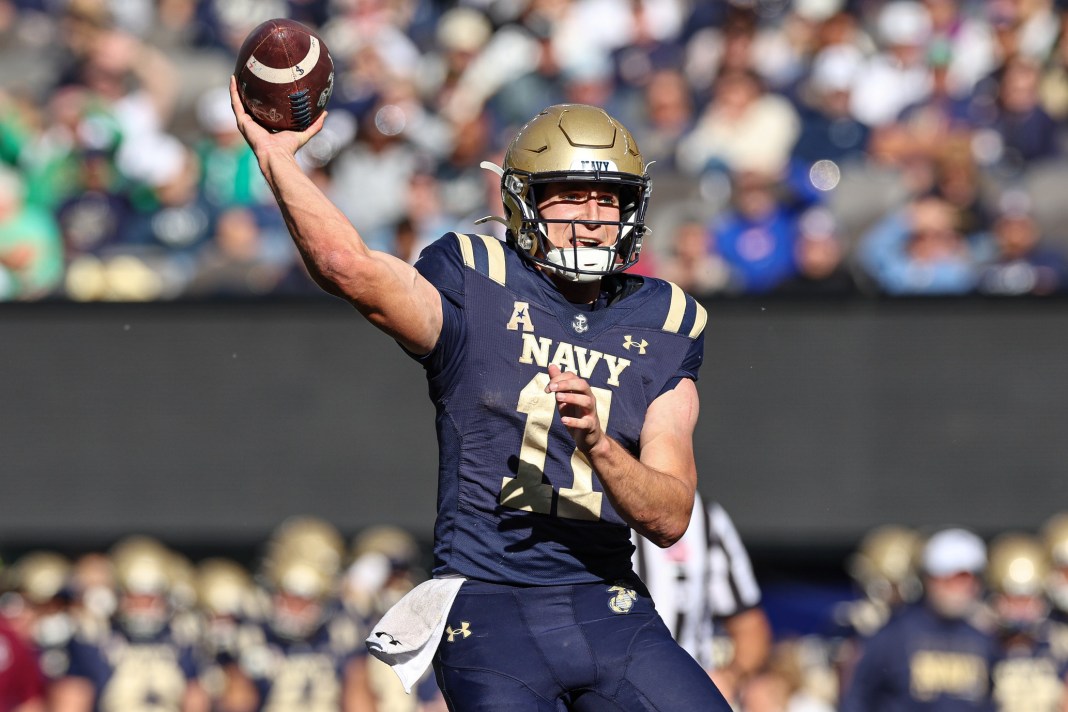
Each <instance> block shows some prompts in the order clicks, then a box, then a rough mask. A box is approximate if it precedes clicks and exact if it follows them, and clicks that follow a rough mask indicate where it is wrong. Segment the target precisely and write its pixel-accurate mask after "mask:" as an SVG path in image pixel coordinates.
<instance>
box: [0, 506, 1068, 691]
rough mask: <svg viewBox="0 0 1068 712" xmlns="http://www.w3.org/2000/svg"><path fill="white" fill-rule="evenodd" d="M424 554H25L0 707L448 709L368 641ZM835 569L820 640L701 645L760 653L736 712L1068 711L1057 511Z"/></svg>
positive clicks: (784, 632)
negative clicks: (836, 579)
mask: <svg viewBox="0 0 1068 712" xmlns="http://www.w3.org/2000/svg"><path fill="white" fill-rule="evenodd" d="M426 553H427V552H426V549H425V548H424V547H423V546H422V545H421V543H420V542H419V541H417V540H416V538H414V537H413V536H412V535H411V534H410V533H409V532H407V531H405V530H403V529H401V528H398V527H395V526H389V525H376V526H369V527H366V528H364V529H362V530H360V531H359V532H358V533H357V534H356V535H355V536H354V537H352V539H351V541H346V539H345V538H344V536H343V535H342V534H341V532H340V531H339V530H338V529H337V528H336V527H334V526H333V525H332V524H330V523H329V522H327V521H326V520H323V519H320V518H317V517H314V516H307V515H301V516H293V517H290V518H288V519H286V520H285V521H283V522H282V523H280V524H279V525H278V526H277V527H276V528H275V529H274V531H273V532H272V533H271V534H270V536H269V538H268V539H267V540H266V541H265V542H264V543H263V545H262V546H261V547H258V549H257V553H256V555H255V557H254V560H250V561H238V560H236V559H234V558H229V557H227V556H222V555H219V554H218V553H209V554H208V555H205V556H202V557H200V558H198V559H196V560H194V559H191V558H189V557H187V556H186V555H184V554H183V553H180V552H179V551H176V550H175V549H173V548H170V547H168V546H167V545H165V544H164V543H162V542H161V541H159V540H157V539H154V538H151V537H147V536H143V535H131V536H127V537H124V538H122V539H120V540H119V541H118V542H116V543H115V544H114V545H113V546H112V547H111V548H110V549H108V550H106V551H91V552H89V553H82V554H80V555H77V556H74V557H72V556H69V555H67V554H64V553H60V552H58V551H55V550H32V551H28V552H25V553H23V554H21V555H19V556H17V557H15V558H14V559H13V560H12V561H10V562H8V563H7V565H6V566H5V567H4V568H3V569H2V570H0V572H2V575H0V590H2V594H0V709H3V710H19V711H20V712H42V711H45V710H60V711H61V712H66V711H67V710H71V711H74V710H84V711H89V710H93V709H100V710H118V711H121V712H137V710H147V709H157V710H160V709H168V710H184V711H186V712H193V711H203V712H208V711H209V710H210V711H213V712H240V711H253V710H285V711H287V712H292V710H309V711H312V712H316V711H323V712H337V711H338V710H347V711H348V712H402V711H404V712H443V710H444V709H445V708H444V703H443V701H442V699H441V695H440V692H439V691H438V689H437V686H436V683H435V681H434V679H433V674H432V672H428V673H427V674H426V675H424V677H423V679H422V681H421V682H420V683H418V684H417V685H416V686H415V687H414V688H413V690H412V693H411V694H406V693H405V692H404V689H403V687H402V686H401V684H400V682H399V681H398V678H397V676H396V675H395V674H394V673H393V671H392V670H391V669H389V667H387V666H386V665H385V664H384V663H382V662H380V661H378V660H377V659H375V658H373V657H371V656H369V655H368V654H367V652H366V648H365V645H364V640H365V638H367V637H368V635H372V629H373V626H374V624H375V623H376V622H377V621H378V620H379V619H380V618H381V616H382V615H383V614H384V612H385V611H386V610H388V608H389V607H390V606H391V605H392V604H393V603H395V602H396V601H397V600H399V598H400V597H401V596H403V595H404V594H405V593H406V592H408V591H409V590H411V589H412V588H413V587H414V586H416V585H418V583H420V582H422V581H424V580H425V579H426V577H427V576H428V573H427V572H428V565H427V564H428V561H427V558H426ZM842 568H843V570H844V571H847V572H848V575H849V577H851V580H852V582H853V583H854V589H853V594H852V595H851V596H849V597H848V598H846V599H843V600H839V601H838V602H836V603H833V604H830V605H828V606H826V610H824V611H821V612H820V613H818V614H816V613H814V614H813V615H815V616H817V617H819V618H820V619H821V620H819V621H816V622H814V623H813V625H812V626H811V629H813V630H818V631H819V632H818V633H812V632H807V633H804V634H801V633H797V632H795V631H792V630H790V629H789V627H788V626H774V630H773V633H774V637H773V638H772V639H771V644H770V645H769V646H764V645H757V646H755V647H753V646H746V641H745V640H744V638H745V636H747V635H753V636H756V637H757V638H760V637H762V636H763V635H765V633H764V632H763V631H762V630H761V629H760V628H759V627H757V628H751V627H747V626H743V627H738V628H735V629H733V630H731V629H730V628H731V626H730V623H729V622H726V623H723V624H720V623H716V624H715V625H714V626H713V627H712V628H711V629H709V630H707V631H705V632H703V633H702V635H707V636H710V637H709V639H708V640H707V641H704V642H700V646H701V647H704V646H705V645H706V643H707V644H708V645H710V646H711V648H712V649H714V650H715V656H714V657H715V660H714V664H713V665H712V666H711V667H710V668H709V669H710V674H712V675H713V676H714V677H715V675H716V671H717V670H720V669H734V668H733V666H732V656H733V655H734V651H740V650H743V649H746V650H747V651H749V652H748V653H747V654H750V653H751V652H752V651H754V650H759V651H760V659H759V660H753V661H747V664H746V665H745V666H744V668H745V670H746V672H745V674H744V675H742V676H740V677H738V678H736V679H735V680H734V683H735V684H733V685H732V686H731V688H730V689H731V698H732V700H731V701H732V705H733V706H734V708H735V709H736V710H738V712H835V711H836V710H837V711H839V712H871V711H873V710H882V709H903V710H905V709H907V710H920V709H923V710H986V711H987V712H995V711H996V712H1017V711H1019V712H1063V710H1065V709H1068V686H1066V679H1068V678H1066V676H1068V511H1066V512H1063V513H1060V514H1057V515H1054V516H1053V517H1051V518H1049V519H1048V520H1047V521H1046V522H1045V523H1044V524H1043V525H1042V526H1041V527H1040V528H1038V529H1036V531H1033V532H1028V531H1009V532H1003V533H999V534H998V535H997V536H994V537H992V538H990V540H989V541H986V540H984V539H983V538H980V537H979V536H978V535H977V534H976V533H974V532H972V531H970V530H968V529H962V528H958V527H948V528H937V529H931V530H920V529H914V528H910V527H905V526H901V525H880V526H878V527H875V528H873V529H872V530H870V531H869V532H867V533H866V534H865V536H864V537H863V538H862V540H861V541H860V542H859V544H858V546H857V548H856V550H855V551H854V552H853V553H852V554H851V555H849V556H848V557H847V558H846V560H844V561H843V565H842ZM655 595H658V594H654V596H655ZM797 595H804V594H797ZM680 603H681V602H675V603H670V604H667V605H680ZM761 605H763V604H761V603H758V604H757V610H760V608H761ZM683 610H684V609H683V608H680V609H679V611H680V612H681V611H683ZM691 614H695V612H694V611H687V615H691ZM768 614H769V618H770V619H771V620H772V622H774V621H775V619H776V618H777V615H776V612H775V611H774V610H772V609H769V610H768ZM728 621H729V619H728ZM448 633H449V630H446V634H448ZM750 663H751V664H750Z"/></svg>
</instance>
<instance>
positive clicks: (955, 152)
mask: <svg viewBox="0 0 1068 712" xmlns="http://www.w3.org/2000/svg"><path fill="white" fill-rule="evenodd" d="M971 143H972V142H971V140H970V138H968V137H962V136H957V137H946V138H945V139H944V140H943V141H942V143H941V145H940V146H939V147H938V148H937V149H936V150H935V152H934V154H933V157H932V158H933V160H932V163H931V165H930V170H931V175H930V179H931V185H930V189H931V190H932V191H933V192H934V193H935V194H937V195H938V196H939V197H940V198H942V199H944V200H945V201H946V202H948V203H949V204H950V206H951V207H952V208H953V210H954V212H955V213H956V220H957V226H958V227H959V228H960V231H961V232H962V233H964V234H965V235H975V234H977V233H981V232H984V231H986V230H989V229H990V227H991V225H992V224H993V220H994V216H993V214H992V211H991V206H990V205H989V204H988V203H989V198H988V195H989V193H990V192H991V190H990V186H989V185H988V183H989V179H988V178H987V177H986V176H985V175H984V173H983V171H982V170H980V168H979V166H978V165H977V164H976V162H975V155H974V153H973V152H972V149H971Z"/></svg>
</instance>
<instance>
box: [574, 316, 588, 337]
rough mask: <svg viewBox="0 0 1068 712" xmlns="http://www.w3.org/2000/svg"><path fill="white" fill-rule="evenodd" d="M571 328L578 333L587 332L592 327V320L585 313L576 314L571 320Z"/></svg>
mask: <svg viewBox="0 0 1068 712" xmlns="http://www.w3.org/2000/svg"><path fill="white" fill-rule="evenodd" d="M571 328H572V329H574V330H575V333H576V334H585V333H586V332H587V331H589V329H590V320H589V319H587V318H586V315H585V314H576V315H575V318H574V319H572V320H571Z"/></svg>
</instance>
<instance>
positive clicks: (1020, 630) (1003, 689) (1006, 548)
mask: <svg viewBox="0 0 1068 712" xmlns="http://www.w3.org/2000/svg"><path fill="white" fill-rule="evenodd" d="M1049 573H1050V566H1049V557H1048V555H1047V554H1046V550H1045V547H1044V546H1043V544H1042V542H1041V541H1040V540H1039V539H1038V538H1037V537H1034V536H1031V535H1030V534H1025V533H1022V532H1009V533H1005V534H1002V535H1001V536H999V537H997V538H996V539H994V541H992V542H991V543H990V563H989V564H988V565H987V570H986V579H987V583H988V586H989V590H990V596H989V605H990V609H991V612H992V614H993V616H994V621H995V625H996V626H997V633H998V640H999V642H1000V644H1001V655H1000V657H999V659H998V661H997V662H996V663H995V665H994V670H993V684H994V701H995V703H996V704H997V709H998V710H999V712H1025V711H1026V712H1061V711H1062V710H1065V709H1068V706H1066V705H1068V696H1066V695H1065V685H1064V678H1065V673H1068V664H1066V663H1065V662H1064V661H1061V660H1058V659H1057V657H1056V656H1055V655H1054V654H1053V651H1052V649H1051V648H1050V640H1049V621H1048V618H1047V616H1048V614H1049V609H1050V606H1049V601H1048V599H1047V597H1046V582H1047V580H1048V577H1049Z"/></svg>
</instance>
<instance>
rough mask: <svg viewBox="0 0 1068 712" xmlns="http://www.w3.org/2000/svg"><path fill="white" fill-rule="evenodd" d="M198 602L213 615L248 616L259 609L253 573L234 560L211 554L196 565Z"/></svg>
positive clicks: (237, 617)
mask: <svg viewBox="0 0 1068 712" xmlns="http://www.w3.org/2000/svg"><path fill="white" fill-rule="evenodd" d="M196 591H197V603H198V604H199V605H200V607H201V608H202V609H203V610H204V611H205V612H207V613H208V614H209V615H212V616H219V617H229V618H235V619H244V618H249V617H251V613H252V611H253V610H254V609H255V598H256V587H255V584H254V583H253V581H252V574H250V573H249V571H248V570H247V569H246V568H245V567H244V566H242V565H241V564H239V563H237V562H236V561H233V560H231V559H226V558H222V557H211V558H208V559H205V560H203V561H201V562H200V563H199V564H198V565H197V568H196Z"/></svg>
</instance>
